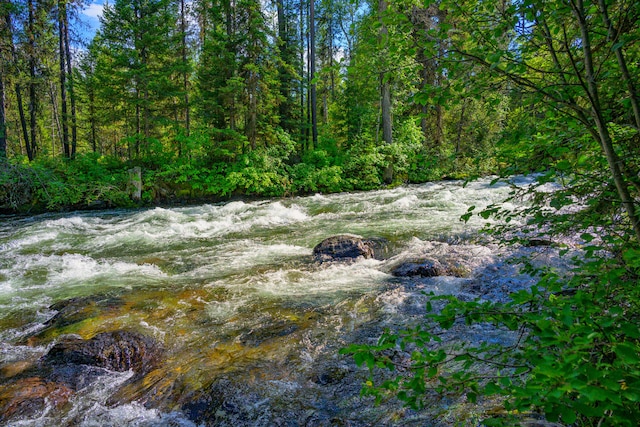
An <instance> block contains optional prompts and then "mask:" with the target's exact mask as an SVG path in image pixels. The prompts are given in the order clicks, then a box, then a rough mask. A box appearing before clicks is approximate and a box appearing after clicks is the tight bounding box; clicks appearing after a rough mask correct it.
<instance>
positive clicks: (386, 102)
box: [378, 0, 393, 144]
mask: <svg viewBox="0 0 640 427" xmlns="http://www.w3.org/2000/svg"><path fill="white" fill-rule="evenodd" d="M386 11H387V2H386V0H378V12H379V13H380V24H381V26H380V40H381V42H383V43H385V44H386V43H387V41H386V40H385V39H386V38H387V36H388V33H389V31H388V29H387V26H386V25H385V24H384V23H383V19H382V17H383V15H384V14H385V12H386ZM385 74H386V73H385V72H384V70H383V71H382V72H381V73H380V98H381V110H382V139H383V140H384V142H385V143H386V144H391V143H392V142H393V134H392V130H393V126H392V123H391V85H390V84H389V80H388V79H387V78H386V75H385Z"/></svg>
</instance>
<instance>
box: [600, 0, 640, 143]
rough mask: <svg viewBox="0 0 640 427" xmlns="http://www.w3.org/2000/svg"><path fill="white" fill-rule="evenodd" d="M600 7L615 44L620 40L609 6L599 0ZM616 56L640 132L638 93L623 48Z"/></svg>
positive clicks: (602, 0) (619, 49) (620, 48)
mask: <svg viewBox="0 0 640 427" xmlns="http://www.w3.org/2000/svg"><path fill="white" fill-rule="evenodd" d="M598 3H599V5H600V13H601V14H602V19H603V20H604V24H605V27H607V33H608V35H609V39H610V40H609V41H610V42H611V43H615V41H616V40H618V37H617V34H616V31H615V29H614V28H613V24H612V23H611V19H610V18H609V12H608V9H607V5H606V3H605V0H598ZM614 51H615V54H616V59H617V60H618V65H619V66H620V71H621V72H622V80H624V82H625V83H626V85H627V90H628V92H629V99H630V100H631V108H632V110H633V117H634V119H635V122H636V128H637V129H638V131H640V105H639V104H640V102H639V101H638V92H637V90H636V87H635V84H634V81H633V78H632V77H631V74H630V73H629V69H628V67H627V61H626V60H625V58H624V53H623V51H622V46H620V47H618V48H617V49H614Z"/></svg>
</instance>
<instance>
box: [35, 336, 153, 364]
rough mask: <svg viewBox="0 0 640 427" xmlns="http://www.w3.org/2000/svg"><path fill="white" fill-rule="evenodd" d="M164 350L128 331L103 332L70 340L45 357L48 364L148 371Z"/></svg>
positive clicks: (57, 345) (146, 338)
mask: <svg viewBox="0 0 640 427" xmlns="http://www.w3.org/2000/svg"><path fill="white" fill-rule="evenodd" d="M161 351H162V350H161V348H160V346H159V344H158V343H156V342H155V341H154V340H153V339H151V338H149V337H147V336H144V335H142V334H138V333H136V332H129V331H115V332H103V333H101V334H98V335H96V336H95V337H93V338H91V339H90V340H83V339H82V338H79V337H68V338H65V339H63V340H62V341H60V342H58V343H57V344H56V345H54V346H53V348H52V349H51V350H50V351H49V353H47V355H46V356H44V359H43V362H44V363H45V364H49V365H61V364H78V365H90V366H96V367H100V368H105V369H109V370H112V371H118V372H123V371H128V370H130V369H132V370H133V371H134V372H136V373H141V372H148V371H149V370H150V369H152V368H153V366H154V365H155V364H156V363H157V362H158V359H159V356H160V353H161Z"/></svg>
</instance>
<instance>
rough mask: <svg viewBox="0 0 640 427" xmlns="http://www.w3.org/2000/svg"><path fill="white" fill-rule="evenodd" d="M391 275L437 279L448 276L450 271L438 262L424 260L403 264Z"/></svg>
mask: <svg viewBox="0 0 640 427" xmlns="http://www.w3.org/2000/svg"><path fill="white" fill-rule="evenodd" d="M391 274H392V275H394V276H396V277H417V276H419V277H437V276H448V275H449V271H448V270H447V269H446V268H445V267H444V266H443V265H442V264H440V263H439V262H438V261H434V260H423V261H421V262H407V263H405V264H401V265H399V266H398V267H396V268H395V269H394V270H393V271H392V272H391Z"/></svg>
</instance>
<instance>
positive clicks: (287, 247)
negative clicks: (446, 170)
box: [0, 179, 527, 426]
mask: <svg viewBox="0 0 640 427" xmlns="http://www.w3.org/2000/svg"><path fill="white" fill-rule="evenodd" d="M490 182H491V181H490V179H480V180H478V181H475V182H471V183H468V184H467V185H464V183H462V182H457V181H449V182H438V183H430V184H424V185H415V186H404V187H398V188H394V189H388V190H380V191H372V192H362V193H346V194H335V195H314V196H309V197H295V198H287V199H278V200H265V201H254V202H243V201H232V202H229V203H224V204H205V205H200V206H189V207H175V208H160V207H158V208H152V209H144V210H134V211H131V210H112V211H100V212H79V213H68V214H60V215H51V214H48V215H41V216H36V217H30V218H4V219H2V220H0V406H2V405H5V406H4V409H5V410H7V408H9V409H11V411H13V412H12V413H11V416H10V417H7V419H6V420H5V421H6V422H8V423H9V425H20V426H43V425H51V426H57V425H74V426H75V425H80V426H105V425H113V426H157V425H166V426H195V425H230V426H238V425H247V426H257V425H264V426H271V425H287V426H289V425H291V426H294V425H312V426H314V425H345V426H346V425H349V426H359V425H449V424H448V422H450V420H449V418H451V417H454V418H455V416H457V415H455V413H456V411H458V412H460V411H468V410H469V409H468V408H467V409H464V405H463V404H462V403H456V402H441V407H440V408H438V409H437V410H436V409H433V408H432V410H430V411H425V412H422V413H421V412H413V411H408V410H404V409H403V408H402V407H401V406H400V405H399V404H397V402H387V403H385V404H383V405H382V406H381V407H374V406H373V405H371V402H370V401H367V400H362V399H360V398H359V396H358V392H359V388H360V385H361V383H362V381H363V379H364V378H365V377H366V372H365V371H364V370H363V369H360V368H357V367H355V365H354V364H353V361H352V360H351V359H350V358H349V357H348V356H341V355H339V354H338V350H339V349H340V348H341V347H343V346H345V345H347V344H349V343H352V342H367V341H368V342H374V341H375V339H376V338H377V334H379V333H380V332H381V331H382V328H384V327H388V326H389V325H396V326H400V325H402V324H403V323H404V322H415V321H419V319H420V317H421V316H422V315H423V314H424V301H425V300H424V296H423V294H422V293H421V291H422V290H426V291H434V292H436V293H454V294H468V296H469V297H472V296H473V295H471V294H472V292H469V291H468V289H467V288H465V284H469V283H470V282H473V281H476V282H477V281H478V280H479V278H481V277H484V278H485V279H486V280H489V281H491V280H493V281H500V280H503V275H504V274H505V272H506V271H512V270H509V268H510V267H507V266H506V264H503V263H502V261H500V260H499V259H498V258H499V257H500V256H502V255H501V254H503V252H504V250H503V249H499V247H498V246H495V245H490V244H484V245H480V244H477V238H476V235H477V232H478V230H479V228H481V227H482V225H483V224H484V220H482V219H481V218H479V217H477V216H474V217H473V218H472V219H471V220H470V221H469V222H467V223H465V222H463V221H460V219H459V218H460V216H461V215H462V214H464V213H465V212H466V211H467V209H468V208H469V207H470V206H476V207H477V209H480V208H482V207H484V206H487V205H489V204H494V203H501V201H502V200H504V199H505V198H506V197H507V196H508V194H509V191H510V190H509V186H507V185H506V184H496V185H490ZM526 182H527V180H526V179H521V184H522V183H526ZM507 207H508V206H507ZM344 233H349V234H356V235H360V236H364V237H375V238H382V239H386V241H387V242H388V244H387V246H386V253H385V254H383V256H382V257H379V258H383V259H358V260H357V261H355V262H348V263H317V262H315V261H314V260H313V257H312V249H313V247H314V246H315V245H316V244H318V243H319V242H320V241H322V240H323V239H324V238H327V237H330V236H333V235H338V234H344ZM474 242H476V243H474ZM452 254H453V255H454V256H455V257H456V259H457V260H459V262H461V263H462V264H464V268H465V269H466V270H467V271H468V272H469V275H468V277H462V278H458V277H450V276H444V277H436V278H429V279H420V280H418V279H415V280H410V279H398V278H395V277H393V276H392V275H391V274H390V271H391V269H392V268H393V266H395V265H398V264H399V263H401V262H403V261H404V260H408V259H414V258H416V257H419V256H430V257H442V258H443V257H448V256H452ZM488 265H493V266H494V267H493V270H492V271H495V273H494V275H493V276H492V277H488V276H487V273H486V271H487V270H486V267H487V266H488ZM496 265H497V266H498V267H495V266H496ZM501 268H502V269H501ZM518 280H520V282H518ZM504 283H506V282H504V281H502V282H500V284H501V286H502V287H504ZM509 283H511V285H509V286H514V285H513V284H514V283H515V286H526V285H527V281H526V279H517V278H516V279H510V282H509ZM465 289H467V290H465ZM500 292H504V290H502V291H500ZM489 293H490V292H489ZM65 301H75V302H76V303H78V304H85V306H84V307H81V308H77V307H76V311H75V312H74V316H73V317H72V318H71V319H66V320H65V321H62V322H60V321H52V319H56V317H55V316H56V314H58V311H59V309H58V310H56V309H55V307H56V306H55V304H60V303H62V305H61V306H58V307H62V306H64V302H65ZM52 306H53V308H52ZM122 329H124V330H129V331H136V332H138V333H141V334H143V335H145V336H148V337H151V338H153V340H154V341H155V342H157V343H159V344H160V345H161V346H162V348H163V353H162V358H161V361H160V363H159V365H158V367H156V368H155V369H153V370H152V371H151V372H146V373H145V375H144V376H143V377H142V378H140V376H138V377H136V378H134V374H133V373H132V372H130V371H128V372H110V371H105V372H103V373H102V374H99V375H98V374H95V373H94V374H93V375H92V376H89V377H87V379H86V380H85V381H83V383H82V384H80V385H78V384H76V386H75V387H74V388H72V389H73V390H72V391H70V392H68V393H67V392H65V393H66V394H64V396H63V398H61V399H58V400H56V399H52V398H47V393H53V394H52V395H53V396H57V395H56V394H55V393H56V392H55V390H54V389H55V387H56V386H55V381H54V380H47V381H49V382H47V384H53V385H50V386H48V387H49V388H47V391H46V392H44V393H42V396H40V397H43V399H44V400H43V399H41V400H43V401H42V402H39V403H37V402H36V404H35V408H36V409H37V410H36V411H34V410H33V408H34V406H33V405H31V403H24V402H22V401H19V399H18V404H16V400H15V399H16V397H15V394H16V393H17V392H16V391H15V390H17V389H20V386H19V384H20V381H27V379H25V378H34V377H37V376H38V375H39V373H38V372H39V371H38V363H39V360H40V359H41V358H42V357H43V356H44V355H45V354H46V353H47V352H48V351H49V350H50V349H51V348H52V346H53V345H54V343H56V342H57V341H58V340H59V339H60V338H61V337H65V336H67V335H68V334H75V335H78V336H80V337H82V338H84V339H89V338H91V337H93V336H95V335H96V334H98V333H100V332H105V331H113V330H122ZM492 333H493V332H492V331H483V330H482V329H476V330H474V331H471V332H469V335H468V336H465V337H459V338H460V339H467V338H468V339H473V336H476V335H483V336H484V337H485V338H486V336H488V335H491V334H492ZM34 381H35V380H34ZM12 387H13V388H12ZM3 388H4V390H5V391H4V392H2V390H3ZM12 390H14V391H12ZM12 393H13V394H12ZM58 395H60V393H58ZM3 399H4V400H3ZM12 399H13V400H12ZM23 400H25V399H23ZM60 400H62V403H60ZM11 402H13V403H11ZM11 405H13V406H11ZM20 405H22V406H20ZM30 405H31V406H30ZM38 405H39V406H38ZM16 408H17V409H16ZM447 417H449V418H447ZM447 420H449V421H447Z"/></svg>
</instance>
